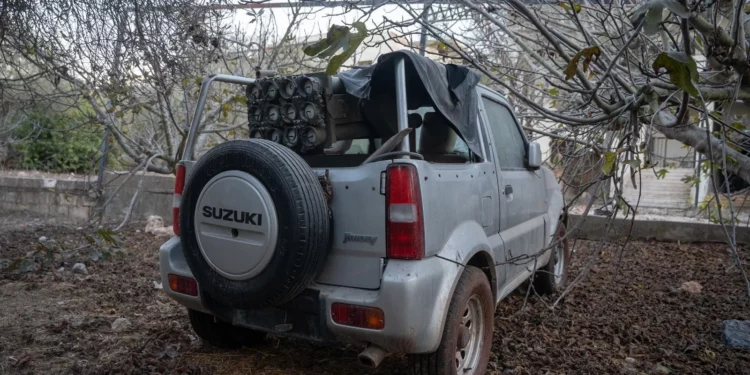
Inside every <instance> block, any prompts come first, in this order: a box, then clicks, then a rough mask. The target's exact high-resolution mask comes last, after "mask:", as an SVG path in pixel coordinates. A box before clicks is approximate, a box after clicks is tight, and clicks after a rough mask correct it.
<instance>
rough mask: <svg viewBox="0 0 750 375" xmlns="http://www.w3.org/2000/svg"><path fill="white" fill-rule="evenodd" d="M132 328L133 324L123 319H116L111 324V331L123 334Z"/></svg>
mask: <svg viewBox="0 0 750 375" xmlns="http://www.w3.org/2000/svg"><path fill="white" fill-rule="evenodd" d="M132 326H133V323H130V321H129V320H127V319H125V318H117V319H115V321H114V322H112V331H114V332H123V331H127V330H129V329H130V328H131V327H132Z"/></svg>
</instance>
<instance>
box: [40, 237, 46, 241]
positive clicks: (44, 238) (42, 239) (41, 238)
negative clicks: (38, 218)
mask: <svg viewBox="0 0 750 375" xmlns="http://www.w3.org/2000/svg"><path fill="white" fill-rule="evenodd" d="M45 241H47V237H46V236H41V237H39V242H45Z"/></svg>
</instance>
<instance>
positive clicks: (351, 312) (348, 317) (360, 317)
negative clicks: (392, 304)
mask: <svg viewBox="0 0 750 375" xmlns="http://www.w3.org/2000/svg"><path fill="white" fill-rule="evenodd" d="M331 318H332V319H333V321H334V322H335V323H336V324H341V325H345V326H352V327H360V328H367V329H383V327H385V315H384V314H383V310H381V309H378V308H376V307H367V306H357V305H347V304H345V303H334V304H333V305H331Z"/></svg>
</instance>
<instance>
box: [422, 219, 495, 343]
mask: <svg viewBox="0 0 750 375" xmlns="http://www.w3.org/2000/svg"><path fill="white" fill-rule="evenodd" d="M491 249H492V247H491V246H490V242H489V239H488V238H487V234H485V232H484V228H482V226H481V225H480V224H479V223H477V222H474V221H465V222H463V223H461V224H460V225H459V226H457V227H456V228H455V229H454V230H453V232H452V233H451V234H450V236H449V237H448V241H446V242H445V245H444V246H443V248H442V249H441V250H440V252H439V253H438V254H437V255H436V257H438V258H441V259H443V260H445V261H447V262H451V263H453V264H454V265H455V267H457V268H459V270H458V272H457V273H456V277H455V279H454V280H453V282H452V283H451V287H450V289H447V288H446V289H445V290H444V292H443V293H442V295H441V296H440V298H438V299H437V301H436V303H437V304H439V306H436V307H439V308H440V310H438V311H441V312H442V317H441V319H440V336H439V337H438V344H439V342H440V340H441V339H442V335H443V327H444V325H445V319H446V316H447V315H448V307H449V306H450V302H451V299H452V298H453V293H454V292H455V290H456V285H457V284H458V279H459V278H460V277H461V274H462V273H463V270H464V269H465V268H466V266H467V264H468V263H469V260H471V259H472V258H473V257H474V256H475V255H477V254H480V253H482V256H484V257H485V259H487V260H488V261H489V262H491V265H492V266H491V267H489V273H490V275H491V277H490V287H491V289H492V291H493V294H495V293H496V290H497V285H493V283H495V284H496V280H497V273H496V272H497V271H496V268H495V267H494V264H495V258H494V256H493V255H492V250H491ZM482 271H486V270H484V269H483V270H482ZM494 297H495V296H493V298H494ZM493 308H494V306H493ZM435 349H437V347H436V348H435Z"/></svg>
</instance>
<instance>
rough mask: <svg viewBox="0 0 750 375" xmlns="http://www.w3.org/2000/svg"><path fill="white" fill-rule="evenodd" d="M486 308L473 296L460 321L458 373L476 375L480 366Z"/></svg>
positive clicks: (457, 355)
mask: <svg viewBox="0 0 750 375" xmlns="http://www.w3.org/2000/svg"><path fill="white" fill-rule="evenodd" d="M485 324H486V322H485V321H484V306H482V302H481V301H480V300H479V297H478V296H476V295H472V296H471V298H469V301H468V302H467V303H466V307H465V308H464V312H463V315H462V316H461V320H460V321H459V327H458V329H459V331H458V334H459V340H458V343H457V345H456V373H457V374H474V373H475V372H476V370H477V367H478V366H479V361H480V359H481V353H482V348H483V347H484V345H485V342H484V325H485Z"/></svg>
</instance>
